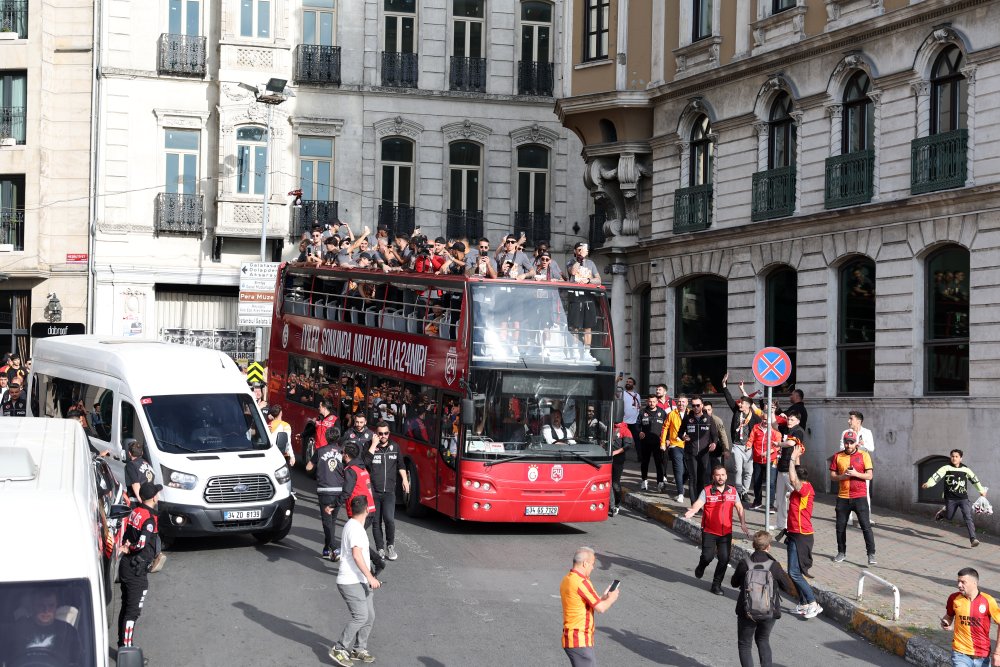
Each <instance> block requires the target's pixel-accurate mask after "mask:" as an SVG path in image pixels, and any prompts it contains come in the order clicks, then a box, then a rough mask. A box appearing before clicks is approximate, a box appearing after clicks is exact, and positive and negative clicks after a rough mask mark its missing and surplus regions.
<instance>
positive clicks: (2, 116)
mask: <svg viewBox="0 0 1000 667" xmlns="http://www.w3.org/2000/svg"><path fill="white" fill-rule="evenodd" d="M24 116H25V109H24V107H0V139H13V140H14V143H16V144H19V145H23V144H24V140H25V137H26V136H27V133H26V131H25V125H24ZM0 145H2V142H0Z"/></svg>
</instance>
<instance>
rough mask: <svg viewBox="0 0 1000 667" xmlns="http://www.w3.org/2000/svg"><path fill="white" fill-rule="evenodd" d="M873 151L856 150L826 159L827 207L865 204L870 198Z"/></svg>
mask: <svg viewBox="0 0 1000 667" xmlns="http://www.w3.org/2000/svg"><path fill="white" fill-rule="evenodd" d="M874 166H875V151H873V150H867V151H857V152H854V153H847V154H846V155H836V156H833V157H828V158H827V159H826V192H825V194H824V204H825V205H826V207H827V208H840V207H842V206H855V205H857V204H867V203H868V202H870V201H871V200H872V173H873V172H872V170H873V168H874Z"/></svg>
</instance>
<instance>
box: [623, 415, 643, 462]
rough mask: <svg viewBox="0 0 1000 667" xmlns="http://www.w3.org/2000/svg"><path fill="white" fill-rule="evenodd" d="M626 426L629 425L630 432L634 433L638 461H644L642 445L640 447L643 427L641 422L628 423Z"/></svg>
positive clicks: (633, 438)
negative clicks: (640, 434) (641, 450)
mask: <svg viewBox="0 0 1000 667" xmlns="http://www.w3.org/2000/svg"><path fill="white" fill-rule="evenodd" d="M626 426H628V430H629V433H631V434H632V442H634V443H635V458H636V460H638V461H642V454H641V453H640V451H639V450H640V447H639V430H640V428H641V427H642V425H641V424H639V422H636V423H634V424H626Z"/></svg>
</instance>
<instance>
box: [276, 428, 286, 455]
mask: <svg viewBox="0 0 1000 667" xmlns="http://www.w3.org/2000/svg"><path fill="white" fill-rule="evenodd" d="M274 442H275V443H276V444H277V445H278V449H280V450H281V451H285V448H287V447H288V434H287V433H285V432H284V431H281V432H280V433H278V435H277V436H275V438H274Z"/></svg>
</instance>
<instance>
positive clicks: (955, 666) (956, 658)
mask: <svg viewBox="0 0 1000 667" xmlns="http://www.w3.org/2000/svg"><path fill="white" fill-rule="evenodd" d="M989 664H990V659H989V658H988V657H986V658H973V657H972V656H971V655H965V654H964V653H959V652H958V651H952V652H951V667H989Z"/></svg>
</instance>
